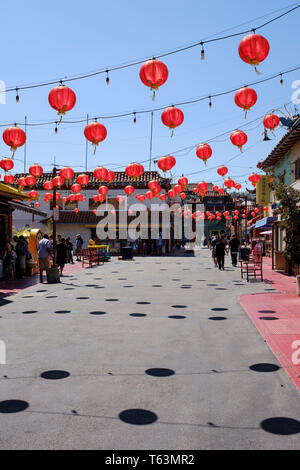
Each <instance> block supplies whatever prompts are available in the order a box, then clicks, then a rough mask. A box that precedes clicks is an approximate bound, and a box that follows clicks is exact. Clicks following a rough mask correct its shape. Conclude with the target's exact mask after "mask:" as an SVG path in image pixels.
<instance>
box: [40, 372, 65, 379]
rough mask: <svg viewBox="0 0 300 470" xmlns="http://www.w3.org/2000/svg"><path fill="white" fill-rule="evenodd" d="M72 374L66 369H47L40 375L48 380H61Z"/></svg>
mask: <svg viewBox="0 0 300 470" xmlns="http://www.w3.org/2000/svg"><path fill="white" fill-rule="evenodd" d="M69 376H70V373H69V372H67V371H66V370H47V371H45V372H42V373H41V375H40V377H41V378H42V379H47V380H61V379H66V378H67V377H69Z"/></svg>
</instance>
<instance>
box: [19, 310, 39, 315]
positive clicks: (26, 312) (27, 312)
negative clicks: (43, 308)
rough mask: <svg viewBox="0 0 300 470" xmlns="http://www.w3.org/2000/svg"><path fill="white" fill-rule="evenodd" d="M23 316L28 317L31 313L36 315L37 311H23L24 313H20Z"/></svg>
mask: <svg viewBox="0 0 300 470" xmlns="http://www.w3.org/2000/svg"><path fill="white" fill-rule="evenodd" d="M22 313H23V314H24V315H29V314H31V313H38V311H37V310H25V311H24V312H22Z"/></svg>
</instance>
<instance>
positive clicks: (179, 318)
mask: <svg viewBox="0 0 300 470" xmlns="http://www.w3.org/2000/svg"><path fill="white" fill-rule="evenodd" d="M168 318H171V319H172V320H184V318H186V317H185V316H184V315H169V316H168Z"/></svg>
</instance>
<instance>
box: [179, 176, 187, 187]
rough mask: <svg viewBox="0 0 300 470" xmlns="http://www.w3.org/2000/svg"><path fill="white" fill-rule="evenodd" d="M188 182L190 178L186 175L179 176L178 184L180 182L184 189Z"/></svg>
mask: <svg viewBox="0 0 300 470" xmlns="http://www.w3.org/2000/svg"><path fill="white" fill-rule="evenodd" d="M188 182H189V180H188V179H187V178H186V177H185V176H181V177H180V178H178V184H180V186H182V187H183V189H184V188H185V187H186V185H187V184H188Z"/></svg>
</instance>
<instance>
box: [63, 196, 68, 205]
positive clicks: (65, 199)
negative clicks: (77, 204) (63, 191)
mask: <svg viewBox="0 0 300 470" xmlns="http://www.w3.org/2000/svg"><path fill="white" fill-rule="evenodd" d="M67 201H68V198H67V197H66V196H64V197H63V198H62V202H63V203H64V204H65V203H66V202H67Z"/></svg>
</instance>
